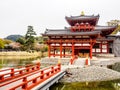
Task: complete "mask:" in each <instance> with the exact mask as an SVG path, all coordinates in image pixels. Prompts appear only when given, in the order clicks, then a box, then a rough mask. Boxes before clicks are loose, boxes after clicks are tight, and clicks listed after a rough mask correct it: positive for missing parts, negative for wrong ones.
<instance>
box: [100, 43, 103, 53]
mask: <svg viewBox="0 0 120 90" xmlns="http://www.w3.org/2000/svg"><path fill="white" fill-rule="evenodd" d="M102 44H103V43H102V42H101V43H100V53H102Z"/></svg>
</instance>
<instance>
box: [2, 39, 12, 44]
mask: <svg viewBox="0 0 120 90" xmlns="http://www.w3.org/2000/svg"><path fill="white" fill-rule="evenodd" d="M12 42H13V41H11V40H8V39H4V43H5V44H10V43H12Z"/></svg>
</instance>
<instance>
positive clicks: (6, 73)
mask: <svg viewBox="0 0 120 90" xmlns="http://www.w3.org/2000/svg"><path fill="white" fill-rule="evenodd" d="M39 69H40V63H37V64H36V65H26V66H25V67H24V68H21V69H17V70H16V69H14V68H10V69H5V70H0V73H1V74H0V83H1V82H4V81H7V80H10V79H13V78H16V77H20V76H22V75H25V74H28V73H31V72H34V71H36V70H39Z"/></svg>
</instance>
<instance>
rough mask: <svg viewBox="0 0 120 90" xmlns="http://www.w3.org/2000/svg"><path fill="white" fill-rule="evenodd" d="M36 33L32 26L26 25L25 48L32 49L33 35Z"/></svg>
mask: <svg viewBox="0 0 120 90" xmlns="http://www.w3.org/2000/svg"><path fill="white" fill-rule="evenodd" d="M34 35H36V33H35V31H34V30H33V26H28V30H27V33H26V35H25V48H26V49H27V50H31V49H33V46H34V42H35V37H34Z"/></svg>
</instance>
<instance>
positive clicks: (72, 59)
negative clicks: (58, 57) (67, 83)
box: [70, 56, 78, 65]
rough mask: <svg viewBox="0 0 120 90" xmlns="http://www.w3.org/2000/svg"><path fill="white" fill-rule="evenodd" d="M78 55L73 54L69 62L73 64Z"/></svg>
mask: <svg viewBox="0 0 120 90" xmlns="http://www.w3.org/2000/svg"><path fill="white" fill-rule="evenodd" d="M77 58H78V57H77V56H74V57H72V58H71V59H70V64H71V65H72V64H74V62H75V60H76V59H77Z"/></svg>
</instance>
